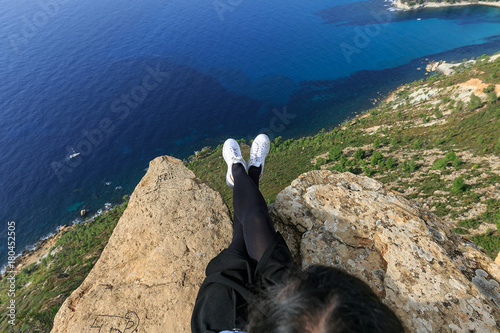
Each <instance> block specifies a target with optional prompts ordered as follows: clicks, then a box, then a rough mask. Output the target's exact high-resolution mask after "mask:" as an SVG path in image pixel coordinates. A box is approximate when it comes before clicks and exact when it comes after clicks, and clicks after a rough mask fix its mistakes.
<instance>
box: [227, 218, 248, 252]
mask: <svg viewBox="0 0 500 333" xmlns="http://www.w3.org/2000/svg"><path fill="white" fill-rule="evenodd" d="M228 249H229V250H234V251H238V252H239V253H241V254H243V255H248V253H247V246H246V245H245V237H244V235H243V225H242V224H241V222H240V220H238V218H237V217H236V214H235V215H234V216H233V239H232V240H231V244H229V246H228Z"/></svg>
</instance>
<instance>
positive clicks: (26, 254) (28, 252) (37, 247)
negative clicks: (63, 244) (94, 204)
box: [0, 195, 130, 280]
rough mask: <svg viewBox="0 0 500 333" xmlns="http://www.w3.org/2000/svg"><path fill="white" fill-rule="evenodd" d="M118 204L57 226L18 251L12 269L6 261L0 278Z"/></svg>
mask: <svg viewBox="0 0 500 333" xmlns="http://www.w3.org/2000/svg"><path fill="white" fill-rule="evenodd" d="M127 197H128V198H129V197H130V196H129V195H127ZM127 200H128V199H127ZM119 205H120V204H115V205H112V204H110V203H106V204H105V205H104V207H103V208H101V209H99V210H98V211H97V212H96V214H94V215H92V216H90V217H88V218H86V219H85V220H81V219H75V220H73V221H71V223H70V224H66V225H62V226H59V227H57V229H56V231H54V232H52V233H50V234H49V235H47V236H45V237H42V238H41V239H39V240H38V241H37V242H36V243H35V244H33V245H31V246H29V247H27V248H26V249H25V250H23V251H22V252H21V253H19V254H18V255H17V256H16V259H15V260H14V266H15V267H14V269H11V268H9V266H8V263H7V264H5V265H3V266H2V267H1V268H0V280H1V279H3V278H4V277H5V276H6V273H7V272H15V273H16V274H15V275H17V273H19V272H20V271H21V270H22V269H23V268H24V267H26V266H28V265H30V264H33V263H36V262H40V261H41V260H42V259H43V258H45V257H46V256H47V255H48V254H49V251H50V249H51V248H52V247H53V246H54V245H55V244H56V242H57V240H58V239H59V238H60V237H61V236H62V234H63V233H65V232H67V231H71V230H73V228H74V227H75V226H77V225H79V224H86V223H89V222H92V221H94V220H95V218H96V217H98V216H103V215H105V214H107V213H108V212H109V211H111V210H112V209H113V208H114V207H115V206H119ZM54 251H55V252H58V250H57V249H54V250H53V251H52V252H54Z"/></svg>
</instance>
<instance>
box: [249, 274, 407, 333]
mask: <svg viewBox="0 0 500 333" xmlns="http://www.w3.org/2000/svg"><path fill="white" fill-rule="evenodd" d="M246 331H247V332H248V333H306V332H309V333H334V332H335V333H337V332H366V333H377V332H383V333H392V332H398V333H399V332H404V329H403V326H402V325H401V322H400V321H399V319H398V317H397V316H396V315H395V314H394V313H393V312H392V311H391V310H390V309H389V307H387V306H386V305H385V304H383V303H382V302H380V300H379V299H378V297H377V295H375V293H374V292H373V291H372V290H371V289H370V287H369V286H368V285H367V284H366V283H365V282H363V281H362V280H360V279H358V278H357V277H354V276H352V275H350V274H348V273H346V272H344V271H343V270H340V269H337V268H334V267H326V266H311V267H309V268H308V269H307V270H305V271H304V272H302V273H298V274H296V275H295V276H294V277H292V278H290V279H288V281H287V282H286V283H285V284H283V285H280V286H275V287H272V288H270V289H267V290H266V291H265V292H263V293H261V294H260V295H259V297H257V298H256V299H255V300H254V301H252V302H251V304H250V317H249V322H248V325H247V328H246Z"/></svg>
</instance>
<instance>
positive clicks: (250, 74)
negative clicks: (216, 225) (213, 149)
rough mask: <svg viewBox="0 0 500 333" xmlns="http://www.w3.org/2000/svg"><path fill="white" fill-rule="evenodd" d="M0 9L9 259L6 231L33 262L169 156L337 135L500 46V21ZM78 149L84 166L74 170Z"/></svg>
mask: <svg viewBox="0 0 500 333" xmlns="http://www.w3.org/2000/svg"><path fill="white" fill-rule="evenodd" d="M214 3H216V4H219V7H217V8H216V7H215V6H214ZM0 4H1V5H2V8H3V10H2V12H1V13H0V32H1V38H0V63H1V66H0V75H1V77H2V79H3V84H2V85H0V142H1V145H0V184H2V190H1V191H0V231H1V238H0V249H1V253H2V254H3V253H5V252H6V251H4V249H5V244H6V237H5V235H6V226H7V222H8V221H11V220H14V221H16V226H17V233H18V234H17V236H18V237H17V247H18V250H22V249H23V248H25V247H26V246H28V245H29V244H32V243H34V242H35V241H36V240H37V239H39V238H40V237H43V236H45V235H47V234H48V233H50V232H52V231H54V230H55V228H56V227H57V226H58V225H62V224H66V223H70V222H71V221H73V220H74V219H76V218H78V217H79V210H80V209H86V210H88V211H89V212H90V214H93V213H95V212H97V210H98V209H100V208H102V206H103V205H104V203H105V202H118V201H119V200H120V199H121V197H122V196H123V195H125V194H128V193H131V191H132V190H133V188H134V186H135V185H136V184H137V182H138V181H139V179H140V177H142V175H144V173H145V168H147V166H148V162H149V161H150V160H151V159H153V158H154V157H156V156H158V155H161V154H170V155H174V156H177V157H180V158H185V157H187V156H188V155H191V154H192V153H193V151H195V150H200V149H201V148H202V147H203V146H206V145H212V146H214V145H217V144H220V143H222V142H223V140H224V139H225V138H227V137H228V136H234V137H237V138H240V137H245V138H248V139H251V138H253V137H254V136H255V135H256V134H258V133H259V132H261V131H265V132H266V133H268V134H269V135H270V136H272V137H275V136H278V135H281V136H284V137H297V136H301V135H306V134H311V133H314V132H316V131H318V130H319V129H321V128H330V127H332V126H335V125H336V124H338V123H340V122H342V121H343V120H344V119H345V118H346V117H349V116H351V115H352V114H353V113H354V112H357V111H360V110H364V109H367V108H369V107H370V106H371V105H372V104H371V101H372V99H373V98H380V97H383V96H384V95H385V94H387V93H388V92H389V91H390V90H391V89H394V88H395V87H397V86H398V85H399V84H401V83H405V82H409V81H412V80H415V79H419V78H421V77H423V72H422V71H417V70H416V69H417V67H425V64H426V61H425V60H424V59H425V58H429V59H446V60H461V59H462V58H466V57H467V58H469V57H471V56H479V55H481V54H483V53H493V52H496V51H498V50H499V46H500V25H499V22H500V15H499V14H500V10H499V9H497V8H490V7H478V6H472V7H467V8H453V9H443V10H426V11H419V12H413V13H402V12H394V11H390V10H389V9H390V7H388V6H389V4H388V3H387V2H384V1H382V0H371V1H364V2H355V1H345V0H344V1H337V0H335V1H326V0H319V1H315V2H314V3H312V4H311V3H304V2H299V1H293V2H291V1H283V0H277V1H274V2H269V1H262V0H255V1H247V0H241V1H231V2H230V1H222V0H221V1H215V2H214V1H208V0H193V1H181V0H171V1H160V0H145V1H141V2H133V1H122V2H119V3H117V2H116V1H106V0H105V1H96V0H90V1H86V2H81V1H76V0H65V1H56V0H41V1H40V2H11V1H6V0H0ZM419 18H420V20H418V19H419ZM285 108H286V111H284V110H285ZM283 114H285V115H289V116H290V117H289V118H287V117H286V116H283ZM273 119H274V120H273ZM276 120H277V121H278V123H276ZM273 124H275V126H273ZM276 124H277V125H276ZM73 149H75V151H77V152H80V155H79V156H77V157H75V158H72V159H69V158H68V157H69V155H71V154H72V153H73ZM221 176H223V175H221ZM0 261H2V262H3V261H4V259H3V258H0Z"/></svg>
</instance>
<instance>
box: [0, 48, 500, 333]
mask: <svg viewBox="0 0 500 333" xmlns="http://www.w3.org/2000/svg"><path fill="white" fill-rule="evenodd" d="M493 59H494V60H493ZM454 66H455V68H454V71H455V72H456V73H455V74H453V75H450V76H444V75H439V74H434V75H431V76H429V77H428V78H427V79H426V80H421V81H418V82H414V83H411V84H408V85H404V86H402V87H400V88H399V89H397V90H396V91H394V92H393V93H392V94H391V96H390V97H389V98H388V99H387V100H386V101H383V102H382V103H380V104H379V105H376V106H375V107H374V108H373V109H371V110H368V111H367V112H366V113H363V114H361V115H359V116H358V117H356V119H352V120H349V121H346V122H345V123H344V124H343V125H342V126H339V127H336V128H333V129H329V130H323V131H321V132H320V133H318V134H316V135H315V136H310V137H304V138H300V139H287V140H284V139H282V138H280V137H277V138H273V139H274V141H273V145H272V147H271V153H270V154H269V157H268V159H267V160H266V167H265V174H264V178H263V180H262V183H261V189H262V192H263V193H264V196H265V197H266V200H267V201H268V203H269V204H272V203H274V202H275V200H276V196H277V194H278V193H280V192H281V191H282V190H284V189H285V187H287V186H289V185H290V184H291V183H292V181H294V180H295V179H296V178H297V177H298V176H299V175H301V174H303V173H304V172H308V171H311V170H319V169H325V170H324V171H325V172H326V171H328V170H326V169H331V170H334V171H340V172H345V171H349V172H352V173H354V174H360V175H361V174H362V175H366V176H369V177H371V178H374V179H377V180H378V181H380V182H382V183H384V184H385V186H386V187H388V188H389V189H391V190H393V191H395V192H400V193H403V194H404V195H406V196H408V197H410V198H414V199H415V200H417V201H418V202H420V203H421V205H422V206H423V209H424V210H426V211H430V212H433V213H435V214H436V215H438V216H440V217H441V219H442V221H443V222H444V223H446V224H447V225H449V226H451V227H452V228H454V230H455V231H456V232H458V233H460V234H461V235H462V236H463V237H464V238H465V239H469V240H471V241H473V242H475V243H476V244H479V245H480V246H482V247H483V248H484V249H485V251H486V253H487V254H488V255H489V256H490V257H491V258H494V257H495V256H496V254H497V253H498V252H499V250H500V236H499V234H498V231H497V229H498V224H500V214H499V211H500V185H499V184H500V161H499V155H500V135H499V133H500V101H499V99H498V96H499V95H500V90H499V87H500V58H499V57H486V56H483V57H480V58H478V59H477V61H475V62H467V63H465V62H464V63H463V64H455V65H454ZM304 121H307V120H306V119H304ZM248 144H249V143H244V142H242V146H243V152H244V154H246V156H248V150H249V147H248ZM185 164H186V165H187V166H188V167H189V168H190V169H191V170H193V171H194V173H195V174H196V176H198V177H199V178H200V179H202V180H206V181H207V182H208V183H209V184H210V186H211V187H212V188H214V189H215V190H217V191H219V192H220V193H221V194H222V196H223V198H224V201H225V202H226V204H227V205H228V207H231V191H230V190H229V189H228V188H227V186H226V184H225V178H224V174H225V168H226V165H225V163H224V161H223V159H222V154H221V146H219V147H215V148H213V149H210V148H207V149H205V150H204V151H203V152H202V153H201V154H199V156H198V157H197V158H195V157H192V158H191V159H190V160H189V161H186V162H185ZM125 207H126V205H123V206H122V207H119V208H116V209H115V210H114V211H113V212H111V213H108V214H107V215H105V216H103V217H101V218H99V219H96V220H95V221H91V222H89V223H87V224H84V225H79V226H75V227H74V228H71V229H70V230H66V231H64V234H63V235H62V236H61V235H59V236H61V238H60V240H58V241H57V244H55V245H54V246H53V247H52V248H51V249H50V250H49V251H48V252H47V253H41V252H38V253H36V254H35V256H36V257H37V258H38V261H37V262H35V263H33V264H31V265H29V266H28V267H24V268H23V269H22V271H21V273H19V274H18V275H17V277H16V278H17V281H18V283H17V284H16V295H17V297H16V299H17V300H18V303H17V309H18V316H17V324H18V326H17V327H16V328H15V330H9V329H11V328H10V327H9V326H8V325H7V324H6V320H7V317H6V315H5V314H6V309H5V306H4V305H5V304H6V303H5V302H6V300H7V298H6V296H5V295H2V296H0V297H1V298H0V304H2V307H1V309H0V312H1V316H2V321H1V322H0V332H9V331H13V332H14V331H15V332H18V331H21V332H24V331H33V332H49V331H50V330H51V328H52V320H53V318H54V315H55V313H56V312H57V310H58V309H59V307H60V306H61V304H62V303H63V302H64V301H65V299H66V298H67V297H68V296H69V295H70V294H71V293H72V292H73V290H75V289H76V288H77V287H78V286H79V285H80V284H81V283H82V281H83V280H84V279H85V277H86V276H87V274H88V273H89V272H90V270H91V269H92V268H93V267H94V264H95V262H96V260H97V259H98V258H99V256H100V254H101V251H102V250H103V248H104V246H105V245H106V243H107V242H108V239H109V235H110V234H111V232H112V230H113V228H114V226H115V225H116V223H117V221H118V219H119V218H120V217H121V215H122V213H123V211H124V209H125ZM0 288H1V289H2V290H7V281H6V279H3V280H1V281H0ZM21 327H22V328H21Z"/></svg>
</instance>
